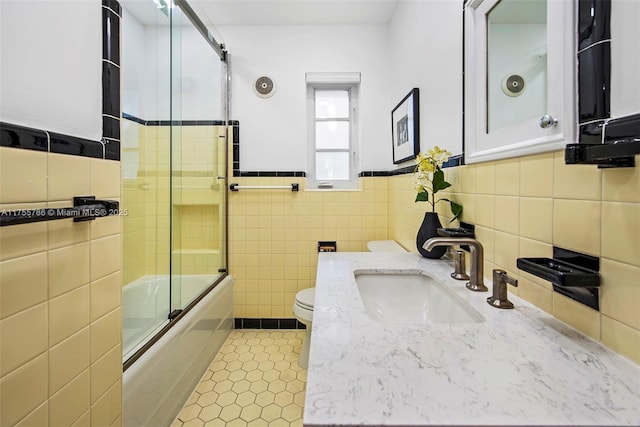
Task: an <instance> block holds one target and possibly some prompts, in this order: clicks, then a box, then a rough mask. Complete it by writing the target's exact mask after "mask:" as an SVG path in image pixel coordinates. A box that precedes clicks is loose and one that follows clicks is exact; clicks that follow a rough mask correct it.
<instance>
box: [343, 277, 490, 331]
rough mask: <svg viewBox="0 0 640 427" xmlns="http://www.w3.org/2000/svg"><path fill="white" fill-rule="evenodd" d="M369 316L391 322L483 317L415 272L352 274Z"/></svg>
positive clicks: (464, 320)
mask: <svg viewBox="0 0 640 427" xmlns="http://www.w3.org/2000/svg"><path fill="white" fill-rule="evenodd" d="M354 275H355V279H356V284H357V286H358V291H359V292H360V297H361V298H362V302H363V303H364V307H365V309H366V311H367V314H368V315H369V317H371V318H372V319H373V320H376V321H379V322H392V323H422V324H428V323H480V322H483V321H484V317H482V315H481V314H480V313H478V311H476V310H475V309H474V308H473V307H471V306H470V305H469V304H468V303H467V302H466V301H464V300H463V299H462V298H460V297H459V296H458V295H456V293H455V292H454V291H452V290H451V289H449V288H447V287H446V285H443V284H441V283H439V282H438V281H436V280H435V279H434V278H432V277H431V276H429V275H428V274H426V273H423V272H420V271H418V270H401V271H398V270H389V271H384V270H375V271H366V270H360V271H356V272H354Z"/></svg>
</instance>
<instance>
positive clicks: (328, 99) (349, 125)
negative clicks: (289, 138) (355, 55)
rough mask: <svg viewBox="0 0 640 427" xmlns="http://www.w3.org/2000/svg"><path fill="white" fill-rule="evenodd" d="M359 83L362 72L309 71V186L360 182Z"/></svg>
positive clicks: (349, 185)
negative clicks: (358, 170) (358, 169)
mask: <svg viewBox="0 0 640 427" xmlns="http://www.w3.org/2000/svg"><path fill="white" fill-rule="evenodd" d="M356 77H357V79H356ZM359 82H360V74H359V73H307V104H308V120H307V127H308V136H309V138H308V139H309V150H308V151H309V160H308V169H307V186H308V187H309V188H355V187H356V185H357V164H356V160H357V159H356V149H355V148H356V147H357V145H358V144H357V136H358V134H357V121H356V119H357V112H358V109H357V101H358V83H359Z"/></svg>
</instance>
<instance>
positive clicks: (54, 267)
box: [48, 242, 89, 298]
mask: <svg viewBox="0 0 640 427" xmlns="http://www.w3.org/2000/svg"><path fill="white" fill-rule="evenodd" d="M48 278H49V298H53V297H56V296H58V295H61V294H63V293H65V292H68V291H71V290H73V289H76V288H78V287H79V286H82V285H86V284H87V283H89V243H88V242H87V243H80V244H79V245H74V246H67V247H64V248H60V249H56V250H52V251H49V268H48Z"/></svg>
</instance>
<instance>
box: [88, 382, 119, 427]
mask: <svg viewBox="0 0 640 427" xmlns="http://www.w3.org/2000/svg"><path fill="white" fill-rule="evenodd" d="M121 413H122V383H121V382H120V381H118V382H116V383H115V384H114V385H112V386H111V388H109V390H107V392H106V393H104V394H103V395H102V396H101V397H100V398H99V399H98V400H97V401H96V402H95V403H94V404H93V405H92V406H91V425H92V426H109V425H111V424H112V423H114V422H116V421H117V419H118V417H119V416H120V414H121Z"/></svg>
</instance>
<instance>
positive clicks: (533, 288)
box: [510, 276, 553, 313]
mask: <svg viewBox="0 0 640 427" xmlns="http://www.w3.org/2000/svg"><path fill="white" fill-rule="evenodd" d="M510 290H511V289H510ZM518 290H519V292H518V296H520V298H523V299H525V300H527V301H528V302H530V303H531V304H533V305H535V306H536V307H538V308H539V309H541V310H544V311H546V312H547V313H552V312H553V291H551V290H550V289H547V288H545V287H543V286H540V285H538V284H536V283H533V282H531V281H529V280H527V279H525V278H523V277H522V276H520V277H519V278H518Z"/></svg>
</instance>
